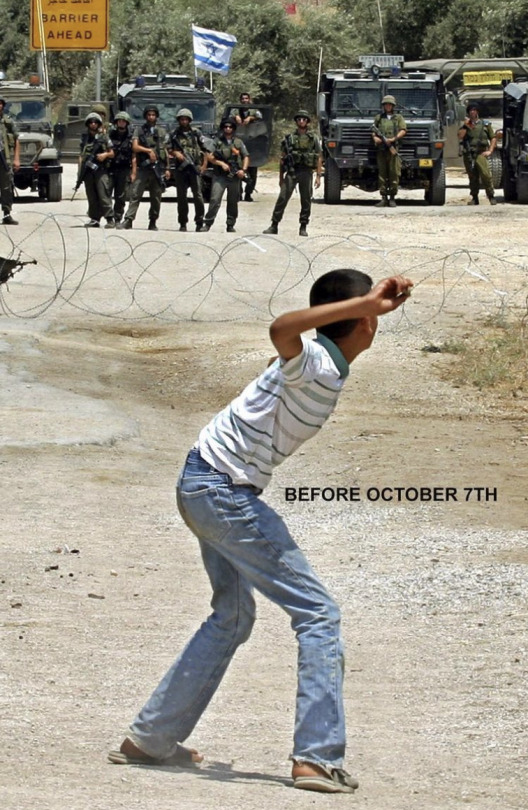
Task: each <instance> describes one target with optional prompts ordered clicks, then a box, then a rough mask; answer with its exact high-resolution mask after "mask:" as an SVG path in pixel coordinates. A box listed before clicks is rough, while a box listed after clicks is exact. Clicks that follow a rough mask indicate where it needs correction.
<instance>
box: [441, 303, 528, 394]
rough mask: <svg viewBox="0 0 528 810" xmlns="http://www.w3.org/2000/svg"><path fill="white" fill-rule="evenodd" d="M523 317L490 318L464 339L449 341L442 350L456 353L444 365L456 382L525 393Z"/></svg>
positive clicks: (527, 355)
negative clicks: (507, 318)
mask: <svg viewBox="0 0 528 810" xmlns="http://www.w3.org/2000/svg"><path fill="white" fill-rule="evenodd" d="M526 332H527V325H526V318H522V319H521V320H517V321H515V322H514V323H506V322H504V321H502V320H501V321H497V320H492V321H488V322H487V323H485V324H484V326H483V327H482V328H481V329H480V330H479V331H478V333H475V334H474V335H470V336H468V337H466V338H465V339H464V340H449V341H447V342H446V343H444V344H443V346H442V348H441V351H442V352H445V353H448V354H456V361H453V362H451V363H449V365H448V366H447V367H446V368H445V372H446V376H447V377H448V379H450V380H451V381H452V382H454V383H455V384H456V385H472V386H474V387H476V388H478V389H479V390H491V391H493V393H496V394H498V395H500V396H512V395H515V394H517V393H518V392H523V391H525V392H528V343H527V337H526Z"/></svg>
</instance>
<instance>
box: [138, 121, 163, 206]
mask: <svg viewBox="0 0 528 810" xmlns="http://www.w3.org/2000/svg"><path fill="white" fill-rule="evenodd" d="M150 131H151V137H152V139H153V141H154V146H151V145H150V144H149V142H148V140H147V133H146V131H145V127H144V126H143V127H142V129H141V132H140V133H139V138H138V142H139V143H140V144H141V146H143V147H145V148H146V149H149V150H150V151H151V152H154V153H155V154H156V160H155V161H154V162H152V161H151V160H150V158H145V159H144V160H142V161H141V162H140V163H139V166H140V168H142V169H152V171H153V172H154V174H155V176H156V180H157V181H158V183H159V184H160V186H161V190H162V191H164V190H165V188H166V183H165V171H166V168H167V167H166V166H165V165H164V164H162V162H161V160H160V159H159V149H158V147H159V140H160V136H159V133H158V132H157V130H156V128H155V127H150Z"/></svg>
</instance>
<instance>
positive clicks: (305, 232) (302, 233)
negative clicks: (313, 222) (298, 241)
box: [299, 225, 308, 236]
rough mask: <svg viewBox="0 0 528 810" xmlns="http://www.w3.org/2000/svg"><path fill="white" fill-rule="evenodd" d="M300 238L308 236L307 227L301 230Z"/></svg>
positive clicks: (302, 227) (303, 226)
mask: <svg viewBox="0 0 528 810" xmlns="http://www.w3.org/2000/svg"><path fill="white" fill-rule="evenodd" d="M299 236H308V231H307V230H306V225H301V227H300V228H299Z"/></svg>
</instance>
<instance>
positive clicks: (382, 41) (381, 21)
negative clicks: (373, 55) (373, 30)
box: [378, 0, 387, 53]
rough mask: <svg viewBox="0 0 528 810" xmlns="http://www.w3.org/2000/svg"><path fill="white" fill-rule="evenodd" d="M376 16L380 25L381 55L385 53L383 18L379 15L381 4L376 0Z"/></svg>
mask: <svg viewBox="0 0 528 810" xmlns="http://www.w3.org/2000/svg"><path fill="white" fill-rule="evenodd" d="M378 15H379V24H380V33H381V47H382V49H383V53H387V51H386V50H385V37H384V35H383V17H382V15H381V2H380V0H378Z"/></svg>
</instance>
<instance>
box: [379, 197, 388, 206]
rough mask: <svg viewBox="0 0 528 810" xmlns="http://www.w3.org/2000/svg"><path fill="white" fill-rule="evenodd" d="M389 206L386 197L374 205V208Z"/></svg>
mask: <svg viewBox="0 0 528 810" xmlns="http://www.w3.org/2000/svg"><path fill="white" fill-rule="evenodd" d="M388 205H389V201H388V199H387V197H382V198H381V200H380V201H379V203H376V208H387V207H388Z"/></svg>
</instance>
